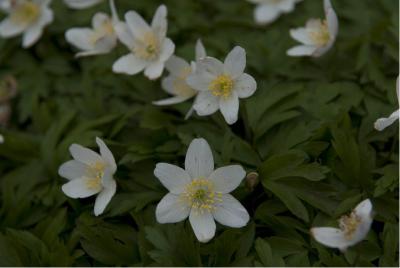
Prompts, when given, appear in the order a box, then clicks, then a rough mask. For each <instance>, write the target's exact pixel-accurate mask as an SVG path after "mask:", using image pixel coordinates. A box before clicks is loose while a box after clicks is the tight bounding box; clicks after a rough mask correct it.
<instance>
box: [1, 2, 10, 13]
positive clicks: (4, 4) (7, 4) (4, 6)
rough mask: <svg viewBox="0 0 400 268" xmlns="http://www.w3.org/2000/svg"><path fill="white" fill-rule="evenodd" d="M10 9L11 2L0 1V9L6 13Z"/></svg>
mask: <svg viewBox="0 0 400 268" xmlns="http://www.w3.org/2000/svg"><path fill="white" fill-rule="evenodd" d="M10 8H11V0H0V9H1V10H3V11H6V12H8V11H9V10H10Z"/></svg>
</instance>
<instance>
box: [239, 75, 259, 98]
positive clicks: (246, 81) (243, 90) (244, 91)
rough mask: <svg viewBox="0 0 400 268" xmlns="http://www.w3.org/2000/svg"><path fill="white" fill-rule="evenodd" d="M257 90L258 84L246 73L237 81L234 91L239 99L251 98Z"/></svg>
mask: <svg viewBox="0 0 400 268" xmlns="http://www.w3.org/2000/svg"><path fill="white" fill-rule="evenodd" d="M256 89H257V82H256V80H255V79H254V78H253V77H252V76H251V75H248V74H246V73H244V74H242V75H240V76H239V77H238V78H237V79H236V80H235V85H234V90H235V91H236V93H237V95H238V97H239V98H248V97H250V96H251V95H253V94H254V92H255V91H256Z"/></svg>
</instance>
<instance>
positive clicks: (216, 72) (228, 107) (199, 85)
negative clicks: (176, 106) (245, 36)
mask: <svg viewBox="0 0 400 268" xmlns="http://www.w3.org/2000/svg"><path fill="white" fill-rule="evenodd" d="M245 67H246V51H245V50H244V49H243V48H241V47H239V46H237V47H235V48H234V49H233V50H232V51H231V52H230V53H229V54H228V56H227V57H226V58H225V61H224V63H222V62H221V61H219V60H217V59H215V58H212V57H205V58H204V59H202V60H200V61H199V62H198V63H197V64H196V71H195V73H194V74H191V75H190V76H189V77H188V78H187V82H188V84H189V85H190V86H191V87H192V88H194V89H196V90H198V91H199V93H198V96H197V98H196V100H195V103H194V106H193V108H194V110H195V111H196V112H197V114H198V115H200V116H205V115H210V114H213V113H215V112H216V111H218V110H221V113H222V115H223V116H224V118H225V121H226V122H227V123H228V124H233V123H235V122H236V121H237V119H238V113H239V98H247V97H250V96H251V95H253V93H254V92H255V91H256V89H257V83H256V81H255V80H254V78H253V77H252V76H250V75H248V74H246V73H244V72H243V71H244V69H245Z"/></svg>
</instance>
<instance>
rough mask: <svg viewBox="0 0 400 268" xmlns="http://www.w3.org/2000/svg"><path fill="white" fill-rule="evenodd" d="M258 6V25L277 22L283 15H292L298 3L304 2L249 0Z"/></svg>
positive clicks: (255, 14) (256, 15) (297, 0)
mask: <svg viewBox="0 0 400 268" xmlns="http://www.w3.org/2000/svg"><path fill="white" fill-rule="evenodd" d="M248 1H249V2H252V3H254V4H257V7H256V9H255V10H254V19H255V20H256V22H257V23H258V24H261V25H262V24H268V23H271V22H273V21H275V20H276V19H277V18H279V16H280V15H281V14H284V13H290V12H292V11H293V10H294V7H295V5H296V3H298V2H300V1H302V0H248Z"/></svg>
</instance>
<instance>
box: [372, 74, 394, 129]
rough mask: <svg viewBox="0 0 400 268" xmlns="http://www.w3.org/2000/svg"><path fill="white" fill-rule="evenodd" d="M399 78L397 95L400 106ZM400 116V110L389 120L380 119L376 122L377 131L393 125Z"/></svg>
mask: <svg viewBox="0 0 400 268" xmlns="http://www.w3.org/2000/svg"><path fill="white" fill-rule="evenodd" d="M399 78H400V77H399V76H398V77H397V80H396V93H397V101H398V102H399V104H400V94H399ZM399 114H400V109H398V110H396V111H394V112H393V113H392V114H391V115H389V117H387V118H379V119H378V120H376V121H375V124H374V127H375V129H376V130H379V131H382V130H384V129H385V128H386V127H388V126H390V125H391V124H393V123H394V122H395V121H396V120H398V119H399Z"/></svg>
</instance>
